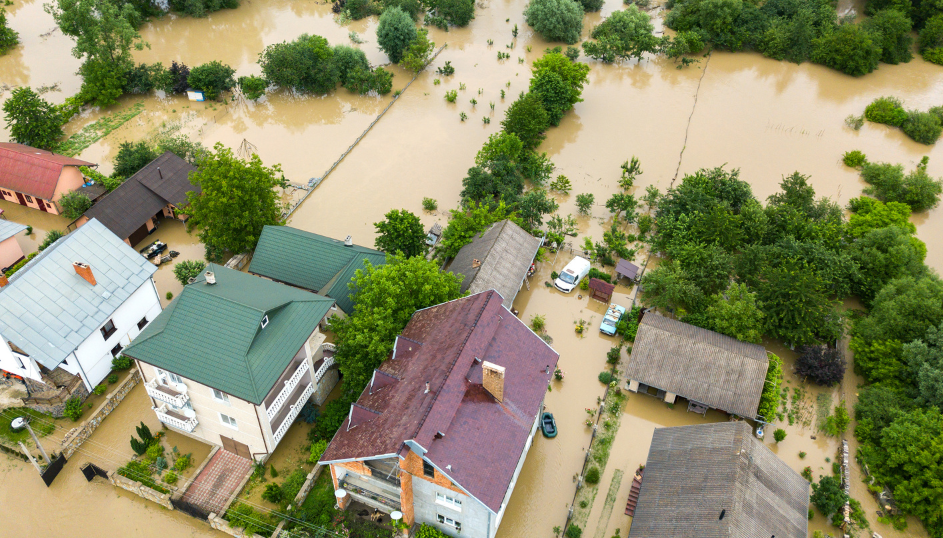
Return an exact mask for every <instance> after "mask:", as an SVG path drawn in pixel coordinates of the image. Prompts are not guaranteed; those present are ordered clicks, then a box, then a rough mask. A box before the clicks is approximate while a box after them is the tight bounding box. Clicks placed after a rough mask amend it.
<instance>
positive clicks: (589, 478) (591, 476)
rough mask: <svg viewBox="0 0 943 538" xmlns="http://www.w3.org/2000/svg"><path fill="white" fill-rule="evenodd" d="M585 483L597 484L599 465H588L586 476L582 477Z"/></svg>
mask: <svg viewBox="0 0 943 538" xmlns="http://www.w3.org/2000/svg"><path fill="white" fill-rule="evenodd" d="M583 480H585V481H586V483H587V484H598V483H599V467H590V468H589V470H587V471H586V476H585V477H584V478H583Z"/></svg>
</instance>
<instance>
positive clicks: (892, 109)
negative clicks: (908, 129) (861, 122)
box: [864, 97, 907, 127]
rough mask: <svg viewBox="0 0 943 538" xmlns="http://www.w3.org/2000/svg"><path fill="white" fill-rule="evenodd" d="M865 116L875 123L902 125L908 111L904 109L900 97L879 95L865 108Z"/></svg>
mask: <svg viewBox="0 0 943 538" xmlns="http://www.w3.org/2000/svg"><path fill="white" fill-rule="evenodd" d="M864 117H865V118H866V119H867V120H868V121H873V122H874V123H883V124H885V125H893V126H894V127H900V125H901V124H902V123H904V120H906V119H907V112H906V111H905V110H904V106H903V104H902V103H901V102H900V99H898V98H896V97H878V98H877V99H875V100H874V101H872V102H871V104H870V105H868V106H867V108H865V109H864Z"/></svg>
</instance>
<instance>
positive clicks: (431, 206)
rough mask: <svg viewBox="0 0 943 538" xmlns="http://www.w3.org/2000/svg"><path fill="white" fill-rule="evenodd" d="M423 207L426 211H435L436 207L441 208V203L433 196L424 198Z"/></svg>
mask: <svg viewBox="0 0 943 538" xmlns="http://www.w3.org/2000/svg"><path fill="white" fill-rule="evenodd" d="M422 208H423V209H425V210H426V211H435V210H436V209H439V203H438V202H436V201H435V200H434V199H432V198H423V199H422Z"/></svg>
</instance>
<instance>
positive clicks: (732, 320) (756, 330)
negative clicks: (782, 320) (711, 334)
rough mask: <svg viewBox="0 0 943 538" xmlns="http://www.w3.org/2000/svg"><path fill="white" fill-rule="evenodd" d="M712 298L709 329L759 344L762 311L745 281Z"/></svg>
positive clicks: (760, 339) (709, 309) (708, 314)
mask: <svg viewBox="0 0 943 538" xmlns="http://www.w3.org/2000/svg"><path fill="white" fill-rule="evenodd" d="M712 300H713V303H712V304H711V305H710V306H709V307H707V319H709V320H710V328H711V329H712V330H714V331H717V332H719V333H721V334H726V335H727V336H732V337H734V338H736V339H737V340H740V341H743V342H751V343H753V344H759V343H760V342H762V341H763V326H764V322H763V318H764V316H763V311H762V310H761V309H760V307H759V304H758V301H757V298H756V293H754V292H752V291H750V288H749V287H747V285H746V284H737V283H733V284H731V285H730V287H729V288H727V291H725V292H724V293H722V294H721V293H718V294H716V295H714V296H713V297H712ZM769 418H770V417H767V419H769Z"/></svg>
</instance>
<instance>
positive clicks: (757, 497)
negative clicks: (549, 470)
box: [629, 422, 809, 538]
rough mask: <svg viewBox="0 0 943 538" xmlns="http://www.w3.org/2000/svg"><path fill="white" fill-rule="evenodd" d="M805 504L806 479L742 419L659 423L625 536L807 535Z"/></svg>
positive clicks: (729, 537)
mask: <svg viewBox="0 0 943 538" xmlns="http://www.w3.org/2000/svg"><path fill="white" fill-rule="evenodd" d="M808 510H809V483H808V482H806V480H805V479H804V478H802V477H801V476H800V475H799V474H798V473H797V472H795V471H794V470H792V469H791V468H790V467H789V466H788V465H786V463H785V462H783V461H782V460H780V459H779V458H778V457H776V455H775V454H773V453H772V451H770V450H769V449H768V448H766V446H765V445H763V443H761V442H760V441H758V440H757V439H755V438H754V437H753V435H752V430H751V428H750V426H749V425H748V424H746V423H745V422H720V423H715V424H699V425H695V426H680V427H676V428H660V429H657V430H655V435H654V437H653V439H652V446H651V448H650V449H649V452H648V461H647V462H646V464H645V473H644V476H643V478H642V488H641V491H640V492H639V500H638V506H637V507H636V509H635V517H634V518H633V519H632V526H631V528H630V529H629V538H768V537H770V536H775V537H776V538H806V536H808V532H809V531H808V525H809V521H808V517H809V516H808ZM721 513H723V518H721Z"/></svg>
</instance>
